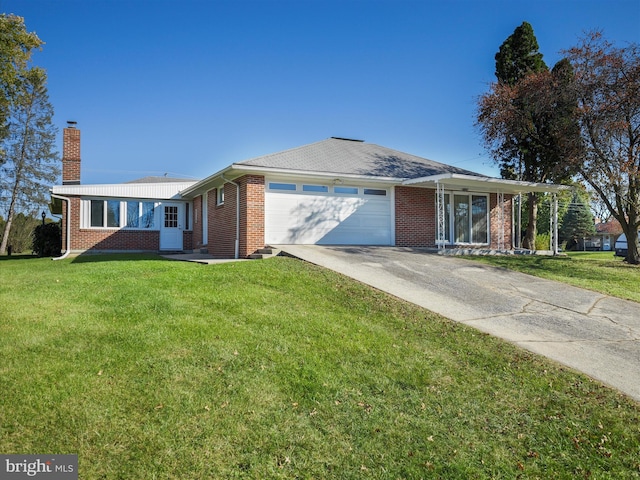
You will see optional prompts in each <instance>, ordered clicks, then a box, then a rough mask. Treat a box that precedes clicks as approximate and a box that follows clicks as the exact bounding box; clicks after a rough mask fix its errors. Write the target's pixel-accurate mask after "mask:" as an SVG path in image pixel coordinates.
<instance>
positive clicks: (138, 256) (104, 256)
mask: <svg viewBox="0 0 640 480" xmlns="http://www.w3.org/2000/svg"><path fill="white" fill-rule="evenodd" d="M70 258H71V263H97V262H131V261H147V260H155V261H158V260H161V261H166V262H170V261H171V260H170V259H168V258H164V257H162V256H160V255H159V254H157V253H81V254H79V255H76V256H71V257H70Z"/></svg>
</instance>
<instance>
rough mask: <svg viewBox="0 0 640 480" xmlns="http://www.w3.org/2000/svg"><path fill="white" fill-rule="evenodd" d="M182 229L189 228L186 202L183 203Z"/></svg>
mask: <svg viewBox="0 0 640 480" xmlns="http://www.w3.org/2000/svg"><path fill="white" fill-rule="evenodd" d="M184 229H185V230H191V229H190V228H189V204H188V203H185V204H184Z"/></svg>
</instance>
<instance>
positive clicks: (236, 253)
mask: <svg viewBox="0 0 640 480" xmlns="http://www.w3.org/2000/svg"><path fill="white" fill-rule="evenodd" d="M220 178H222V180H224V181H225V182H228V183H231V184H233V185H235V186H236V240H235V246H234V250H235V251H234V257H233V258H235V259H236V260H237V259H238V258H240V185H238V184H237V183H236V182H234V181H233V180H229V179H228V178H226V177H225V176H224V173H222V174H220Z"/></svg>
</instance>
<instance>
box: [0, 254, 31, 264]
mask: <svg viewBox="0 0 640 480" xmlns="http://www.w3.org/2000/svg"><path fill="white" fill-rule="evenodd" d="M34 258H38V256H37V255H33V254H31V253H21V254H18V255H16V254H15V253H14V254H12V255H2V256H0V262H9V261H11V260H30V259H34Z"/></svg>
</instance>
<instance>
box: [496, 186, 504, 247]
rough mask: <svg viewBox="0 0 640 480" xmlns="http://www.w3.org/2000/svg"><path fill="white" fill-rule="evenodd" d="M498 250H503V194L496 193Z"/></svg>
mask: <svg viewBox="0 0 640 480" xmlns="http://www.w3.org/2000/svg"><path fill="white" fill-rule="evenodd" d="M497 202H498V205H497V206H498V225H497V226H498V242H497V243H498V250H500V251H502V250H504V192H500V191H498V195H497Z"/></svg>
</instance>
